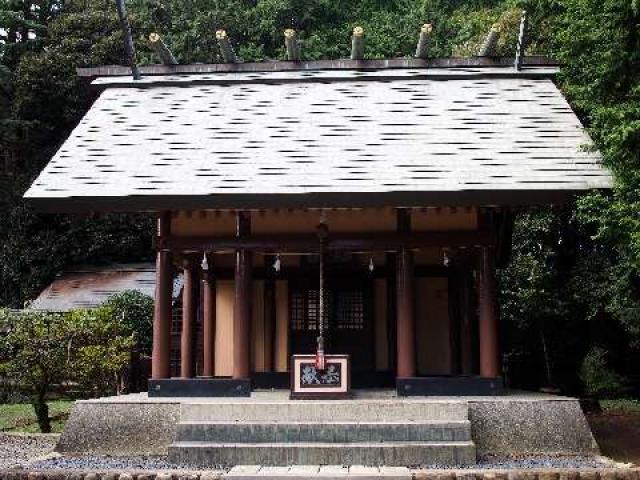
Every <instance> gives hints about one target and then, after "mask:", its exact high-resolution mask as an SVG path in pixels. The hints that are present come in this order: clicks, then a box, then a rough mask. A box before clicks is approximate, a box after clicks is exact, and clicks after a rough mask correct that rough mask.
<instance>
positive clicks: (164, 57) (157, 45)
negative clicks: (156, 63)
mask: <svg viewBox="0 0 640 480" xmlns="http://www.w3.org/2000/svg"><path fill="white" fill-rule="evenodd" d="M149 46H150V47H151V49H152V50H153V51H154V52H155V54H156V55H157V56H158V58H159V59H160V61H161V62H162V63H163V64H164V65H178V61H177V60H176V57H174V56H173V53H171V50H169V47H167V45H166V44H165V43H164V42H163V41H162V38H160V35H159V34H158V33H156V32H153V33H151V34H149Z"/></svg>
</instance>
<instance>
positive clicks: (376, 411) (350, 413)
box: [180, 399, 469, 422]
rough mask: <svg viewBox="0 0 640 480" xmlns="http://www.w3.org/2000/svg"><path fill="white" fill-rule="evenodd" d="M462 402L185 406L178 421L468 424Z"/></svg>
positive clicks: (333, 402) (261, 403)
mask: <svg viewBox="0 0 640 480" xmlns="http://www.w3.org/2000/svg"><path fill="white" fill-rule="evenodd" d="M468 410H469V408H468V404H467V402H466V401H464V400H443V401H438V400H419V401H413V400H399V399H394V400H392V401H390V400H359V401H353V400H351V401H350V400H346V401H339V400H333V401H305V402H300V401H298V402H293V401H292V402H255V401H254V402H241V401H216V402H201V403H200V402H188V403H182V404H181V412H180V419H181V420H182V421H183V422H190V421H209V422H214V421H247V422H260V421H262V422H269V421H284V420H287V421H291V422H301V421H302V422H304V421H308V422H342V421H345V422H376V421H389V422H395V421H429V420H452V421H453V420H468Z"/></svg>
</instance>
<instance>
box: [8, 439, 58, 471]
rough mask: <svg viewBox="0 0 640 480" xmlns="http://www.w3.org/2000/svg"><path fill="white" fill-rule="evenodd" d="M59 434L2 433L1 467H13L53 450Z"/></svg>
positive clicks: (43, 455)
mask: <svg viewBox="0 0 640 480" xmlns="http://www.w3.org/2000/svg"><path fill="white" fill-rule="evenodd" d="M59 436H60V435H58V434H42V433H33V434H27V433H0V468H12V467H19V466H23V465H26V464H27V463H29V462H31V461H33V460H37V459H38V458H42V457H45V456H47V455H49V454H50V453H51V452H53V448H54V447H55V445H56V442H57V441H58V437H59Z"/></svg>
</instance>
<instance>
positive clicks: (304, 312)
mask: <svg viewBox="0 0 640 480" xmlns="http://www.w3.org/2000/svg"><path fill="white" fill-rule="evenodd" d="M319 301H320V294H319V292H318V290H312V289H299V290H293V291H292V292H291V306H290V317H291V320H290V321H291V329H292V330H295V331H298V332H301V331H315V330H317V329H318V315H319V314H320V303H319ZM329 301H330V300H329ZM329 301H328V302H327V308H326V309H325V315H324V327H325V328H328V327H329V308H330V307H329Z"/></svg>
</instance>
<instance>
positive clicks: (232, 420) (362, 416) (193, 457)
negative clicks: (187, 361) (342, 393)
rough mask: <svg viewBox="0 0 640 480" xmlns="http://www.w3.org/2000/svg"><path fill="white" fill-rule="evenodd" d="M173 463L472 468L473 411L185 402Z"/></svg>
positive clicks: (397, 404)
mask: <svg viewBox="0 0 640 480" xmlns="http://www.w3.org/2000/svg"><path fill="white" fill-rule="evenodd" d="M169 459H170V460H171V461H172V462H175V463H181V464H189V465H194V466H202V467H205V466H220V465H222V466H227V465H239V464H244V465H294V464H296V465H400V466H409V465H433V464H439V465H468V464H473V463H475V461H476V449H475V445H474V443H473V441H472V439H471V428H470V423H469V418H468V406H467V403H466V402H465V401H457V400H452V401H448V400H401V399H393V400H388V399H381V400H347V401H283V402H250V401H233V400H226V401H221V400H218V401H215V402H208V403H204V402H203V403H197V402H194V403H183V404H182V405H181V418H180V423H179V424H178V430H177V434H176V439H175V442H174V443H173V444H172V445H171V446H170V447H169Z"/></svg>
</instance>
